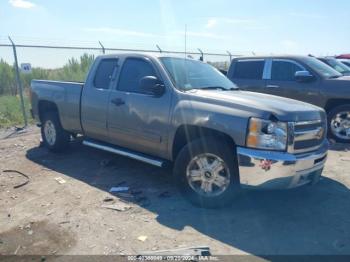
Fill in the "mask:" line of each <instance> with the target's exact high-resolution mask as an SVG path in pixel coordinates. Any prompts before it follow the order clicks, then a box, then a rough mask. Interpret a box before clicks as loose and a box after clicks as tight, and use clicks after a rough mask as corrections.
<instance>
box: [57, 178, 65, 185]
mask: <svg viewBox="0 0 350 262" xmlns="http://www.w3.org/2000/svg"><path fill="white" fill-rule="evenodd" d="M55 180H56V181H57V183H59V184H61V185H63V184H65V183H67V181H66V180H64V179H63V178H62V177H56V178H55Z"/></svg>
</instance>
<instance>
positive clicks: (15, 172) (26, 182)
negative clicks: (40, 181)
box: [0, 170, 29, 189]
mask: <svg viewBox="0 0 350 262" xmlns="http://www.w3.org/2000/svg"><path fill="white" fill-rule="evenodd" d="M2 173H5V174H10V173H11V174H18V175H21V176H23V177H25V178H26V179H27V180H26V181H25V182H24V183H22V184H20V185H17V186H14V187H13V188H14V189H18V188H21V187H24V186H25V185H27V184H28V183H29V176H27V175H26V174H23V173H22V172H20V171H17V170H4V171H2ZM0 175H1V174H0Z"/></svg>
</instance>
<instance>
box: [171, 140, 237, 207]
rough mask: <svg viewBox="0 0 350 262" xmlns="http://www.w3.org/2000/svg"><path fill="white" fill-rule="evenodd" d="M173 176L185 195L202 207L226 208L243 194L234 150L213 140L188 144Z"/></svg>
mask: <svg viewBox="0 0 350 262" xmlns="http://www.w3.org/2000/svg"><path fill="white" fill-rule="evenodd" d="M174 175H175V178H176V180H177V184H178V186H179V189H180V191H181V192H182V193H183V195H184V196H185V197H186V198H187V199H188V200H189V201H190V202H191V203H193V204H194V205H196V206H200V207H206V208H219V207H224V206H227V205H229V204H230V203H232V202H233V201H234V199H233V198H234V197H235V196H236V195H237V194H238V193H239V191H240V187H239V175H238V167H237V160H236V155H235V153H234V148H232V147H230V146H229V145H228V144H227V143H225V142H224V141H221V140H215V139H214V138H201V139H197V140H195V141H193V142H190V143H189V144H187V145H186V146H185V147H184V148H183V149H182V150H181V152H180V153H179V156H178V157H177V159H176V162H175V166H174Z"/></svg>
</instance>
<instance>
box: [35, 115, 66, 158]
mask: <svg viewBox="0 0 350 262" xmlns="http://www.w3.org/2000/svg"><path fill="white" fill-rule="evenodd" d="M41 137H42V139H43V143H44V145H45V147H46V148H48V149H49V150H50V151H52V152H62V151H64V150H65V149H67V148H68V146H69V141H70V134H69V133H68V132H67V131H65V130H64V129H63V128H62V125H61V122H60V120H59V118H58V115H57V113H55V112H48V113H46V114H45V115H44V116H43V120H42V125H41Z"/></svg>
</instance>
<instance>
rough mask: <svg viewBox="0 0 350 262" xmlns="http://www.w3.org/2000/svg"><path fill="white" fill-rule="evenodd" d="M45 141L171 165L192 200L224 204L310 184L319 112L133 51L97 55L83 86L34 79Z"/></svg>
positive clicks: (322, 125) (319, 162)
mask: <svg viewBox="0 0 350 262" xmlns="http://www.w3.org/2000/svg"><path fill="white" fill-rule="evenodd" d="M31 90H32V96H31V97H32V108H33V115H34V116H35V118H36V120H37V121H38V122H39V123H41V129H42V136H43V141H44V143H45V145H46V146H47V147H48V148H49V149H51V150H54V151H59V150H62V149H64V148H65V147H67V145H68V143H69V140H70V136H71V134H83V135H84V136H85V140H84V142H83V143H84V144H85V145H87V146H91V147H94V148H98V149H102V150H106V151H109V152H113V153H116V154H120V155H124V156H127V157H131V158H134V159H137V160H140V161H143V162H146V163H149V164H152V165H155V166H159V167H162V166H165V165H167V164H168V163H174V176H175V179H176V181H177V184H178V185H179V188H180V189H181V191H182V193H183V194H184V195H185V196H186V197H188V199H189V200H190V201H192V202H193V203H194V204H197V205H201V206H206V207H217V206H223V205H226V204H229V203H232V201H233V200H232V197H233V196H235V195H236V194H237V193H238V192H239V189H240V186H241V185H242V186H249V187H261V188H292V187H297V186H301V185H305V184H309V183H315V182H317V181H318V180H319V177H320V175H321V173H322V170H323V167H324V164H325V161H326V158H327V149H328V143H327V140H326V137H325V133H326V121H325V120H326V115H325V113H324V111H323V110H322V109H320V108H318V107H315V106H312V105H309V104H306V103H302V102H298V101H295V100H290V99H285V98H278V97H274V96H268V95H263V94H256V93H251V92H244V91H239V90H237V88H236V87H235V85H234V84H233V83H232V82H231V81H229V80H228V79H227V78H226V77H225V76H224V75H223V74H221V73H220V72H219V71H218V70H216V69H214V68H213V67H212V66H210V65H208V64H205V63H202V62H200V61H195V60H189V59H182V58H171V57H153V56H149V55H142V54H122V55H110V56H101V57H99V58H97V59H96V61H95V63H94V65H93V66H92V68H91V70H90V73H89V75H88V77H87V80H86V83H85V84H83V83H65V82H52V81H33V82H32V86H31Z"/></svg>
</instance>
